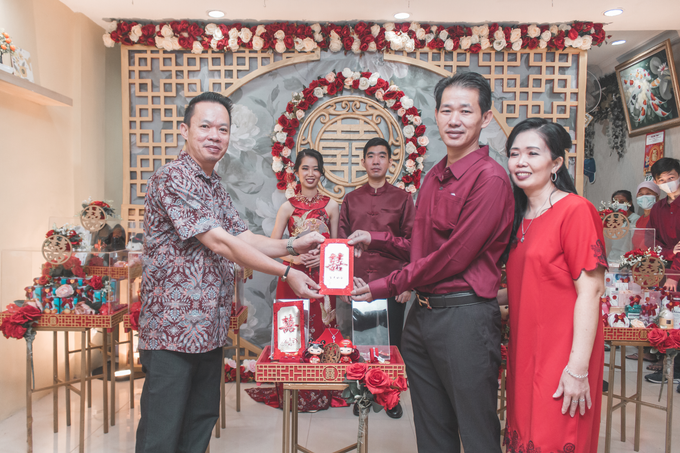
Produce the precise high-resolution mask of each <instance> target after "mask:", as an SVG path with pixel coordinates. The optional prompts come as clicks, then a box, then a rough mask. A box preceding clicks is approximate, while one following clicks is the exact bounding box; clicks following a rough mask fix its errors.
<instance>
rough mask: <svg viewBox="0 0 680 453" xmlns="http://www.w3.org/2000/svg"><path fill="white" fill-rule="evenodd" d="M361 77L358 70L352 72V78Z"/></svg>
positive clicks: (357, 78)
mask: <svg viewBox="0 0 680 453" xmlns="http://www.w3.org/2000/svg"><path fill="white" fill-rule="evenodd" d="M360 78H361V73H360V72H359V71H357V72H353V73H352V80H359V79H360Z"/></svg>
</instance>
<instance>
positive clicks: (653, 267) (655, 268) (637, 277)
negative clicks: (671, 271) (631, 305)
mask: <svg viewBox="0 0 680 453" xmlns="http://www.w3.org/2000/svg"><path fill="white" fill-rule="evenodd" d="M664 275H666V268H665V266H664V265H663V261H661V260H660V259H659V258H657V257H655V256H646V257H644V258H642V260H641V261H640V262H639V263H638V264H636V265H635V266H633V281H634V282H635V283H637V284H638V285H640V286H642V287H643V288H650V287H653V286H659V284H660V283H661V280H663V277H664Z"/></svg>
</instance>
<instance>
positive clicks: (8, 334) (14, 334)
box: [0, 318, 26, 340]
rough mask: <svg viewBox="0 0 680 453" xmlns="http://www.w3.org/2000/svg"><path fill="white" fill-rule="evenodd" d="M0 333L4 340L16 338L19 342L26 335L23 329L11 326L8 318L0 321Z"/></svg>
mask: <svg viewBox="0 0 680 453" xmlns="http://www.w3.org/2000/svg"><path fill="white" fill-rule="evenodd" d="M0 331H2V333H3V335H5V338H16V339H17V340H21V339H22V338H24V335H25V334H26V328H25V327H23V326H21V325H18V324H13V323H12V322H11V321H10V319H9V318H5V319H4V320H3V321H2V324H0Z"/></svg>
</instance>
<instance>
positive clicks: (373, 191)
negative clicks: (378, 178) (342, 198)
mask: <svg viewBox="0 0 680 453" xmlns="http://www.w3.org/2000/svg"><path fill="white" fill-rule="evenodd" d="M388 184H389V182H388V181H385V184H383V185H382V187H380V188H379V189H377V190H376V189H375V188H373V187H371V185H370V184H369V183H366V184H364V185H363V186H362V188H363V189H364V190H365V191H366V193H368V194H370V195H381V194H383V193H384V192H385V191H386V190H387V185H388Z"/></svg>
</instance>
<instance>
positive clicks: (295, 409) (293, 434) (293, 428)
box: [290, 389, 298, 453]
mask: <svg viewBox="0 0 680 453" xmlns="http://www.w3.org/2000/svg"><path fill="white" fill-rule="evenodd" d="M291 404H292V405H293V423H292V425H291V428H290V432H291V438H292V441H291V443H290V447H291V448H290V450H291V452H292V453H297V451H298V448H297V446H298V391H297V389H295V390H293V401H291Z"/></svg>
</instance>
